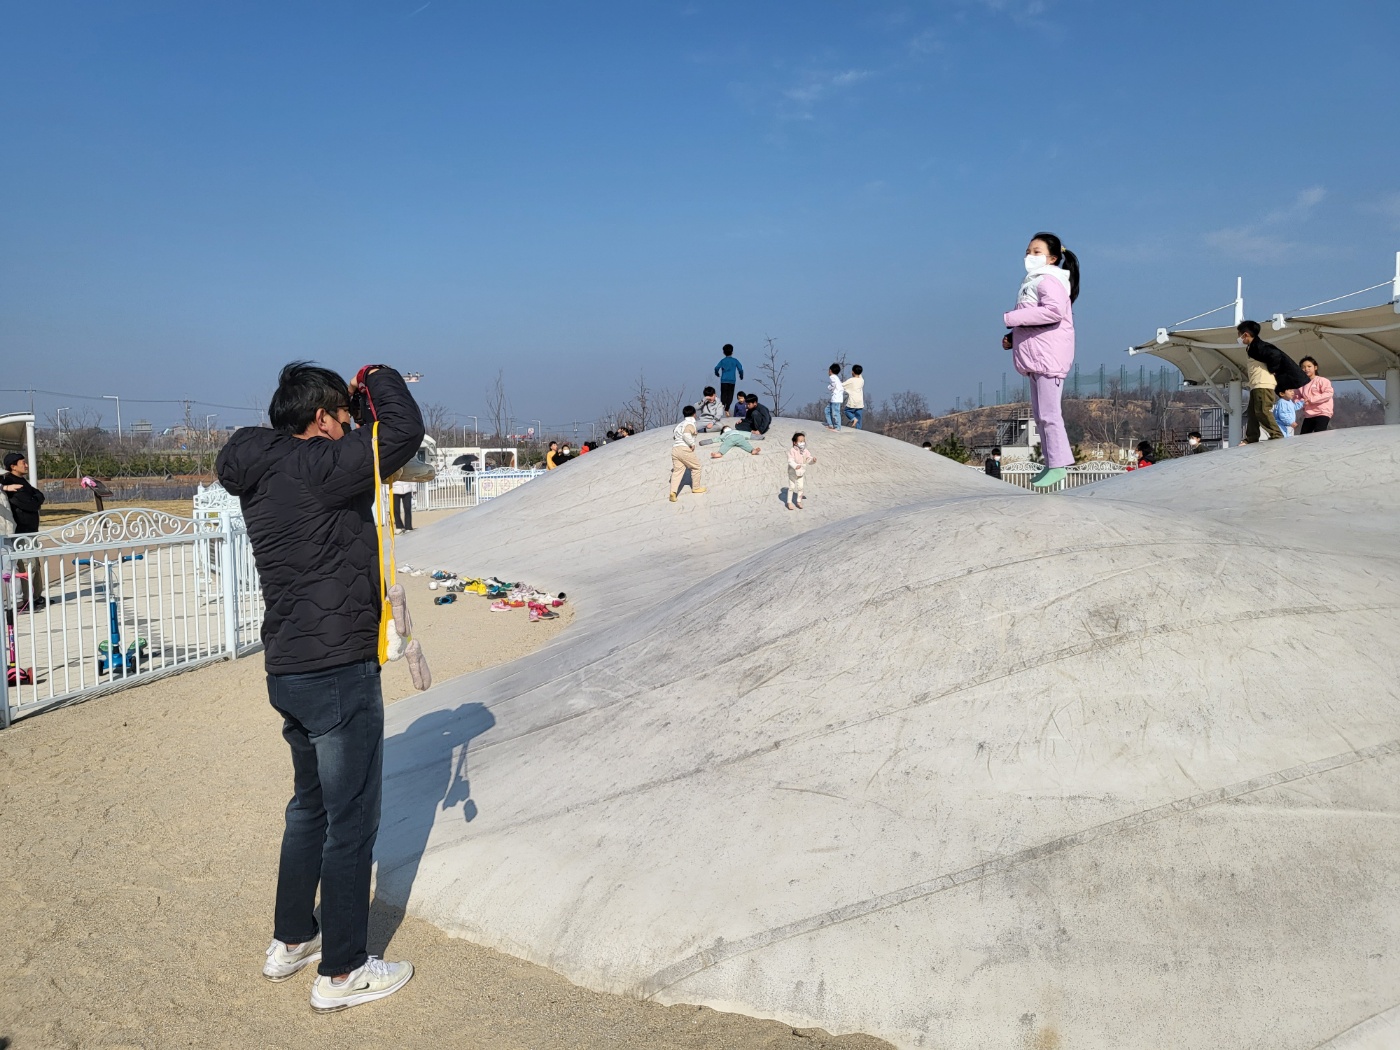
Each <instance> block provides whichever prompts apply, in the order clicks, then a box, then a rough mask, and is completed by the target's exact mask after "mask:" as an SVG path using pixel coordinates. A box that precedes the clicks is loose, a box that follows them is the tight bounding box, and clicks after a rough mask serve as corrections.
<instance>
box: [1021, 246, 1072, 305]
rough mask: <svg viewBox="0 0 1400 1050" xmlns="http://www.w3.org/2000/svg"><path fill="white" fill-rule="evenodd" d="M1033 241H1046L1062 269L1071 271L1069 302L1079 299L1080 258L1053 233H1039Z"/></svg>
mask: <svg viewBox="0 0 1400 1050" xmlns="http://www.w3.org/2000/svg"><path fill="white" fill-rule="evenodd" d="M1031 240H1033V241H1044V242H1045V247H1046V248H1048V249H1049V250H1050V254H1051V255H1054V256H1056V257H1057V258H1058V259H1059V260H1060V263H1059V265H1060V269H1062V270H1068V271H1069V301H1070V302H1074V301H1075V300H1076V299H1078V298H1079V256H1077V255H1075V254H1074V252H1072V251H1070V250H1069V249H1068V248H1066V247H1065V246H1064V245H1063V244H1061V243H1060V238H1058V237H1056V236H1055V235H1054V234H1053V233H1037V234H1036V235H1035V236H1034V237H1032V238H1031Z"/></svg>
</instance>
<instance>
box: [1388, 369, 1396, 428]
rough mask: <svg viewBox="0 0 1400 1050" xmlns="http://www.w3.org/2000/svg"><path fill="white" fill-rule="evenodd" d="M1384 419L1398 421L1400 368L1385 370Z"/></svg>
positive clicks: (1394, 422) (1391, 421)
mask: <svg viewBox="0 0 1400 1050" xmlns="http://www.w3.org/2000/svg"><path fill="white" fill-rule="evenodd" d="M1385 421H1386V422H1387V423H1391V424H1396V423H1400V368H1387V369H1386V370H1385Z"/></svg>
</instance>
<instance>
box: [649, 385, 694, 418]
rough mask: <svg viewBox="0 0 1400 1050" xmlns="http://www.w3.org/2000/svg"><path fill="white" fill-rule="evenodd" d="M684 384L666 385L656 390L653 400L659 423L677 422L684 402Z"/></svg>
mask: <svg viewBox="0 0 1400 1050" xmlns="http://www.w3.org/2000/svg"><path fill="white" fill-rule="evenodd" d="M686 400H687V399H686V396H685V387H684V386H668V387H665V388H663V389H661V390H658V391H656V394H655V396H654V397H653V401H654V402H655V404H656V416H657V420H658V422H659V423H679V422H680V419H681V410H682V409H683V408H685V404H686Z"/></svg>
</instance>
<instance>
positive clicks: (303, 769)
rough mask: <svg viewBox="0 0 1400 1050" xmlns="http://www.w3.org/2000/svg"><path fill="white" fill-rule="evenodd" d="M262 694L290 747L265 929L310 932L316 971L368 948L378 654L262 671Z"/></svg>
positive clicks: (329, 969)
mask: <svg viewBox="0 0 1400 1050" xmlns="http://www.w3.org/2000/svg"><path fill="white" fill-rule="evenodd" d="M267 695H268V699H269V700H270V701H271V702H272V706H273V707H274V708H276V709H277V711H278V713H280V714H281V715H282V718H283V724H282V736H283V737H284V738H285V739H286V741H287V743H288V745H290V746H291V749H292V775H293V783H294V790H295V794H294V795H293V796H292V800H291V802H289V803H287V828H286V831H285V832H283V835H282V862H281V867H280V868H279V870H278V873H277V910H276V914H275V916H274V920H273V922H274V927H273V934H272V935H273V936H274V937H276V938H277V939H278V940H279V941H284V942H286V943H287V944H303V943H305V942H306V941H309V940H311V938H313V937H315V936H316V930H317V926H316V916H315V907H316V887H317V885H318V884H319V885H320V887H321V934H322V940H321V964H320V966H319V967H318V968H317V969H318V970H319V972H320V973H322V974H326V975H332V976H334V975H336V974H342V973H348V972H349V971H351V970H354V969H356V968H357V967H359V966H362V965H364V962H365V959H366V958H367V957H368V953H367V950H366V944H367V942H368V939H369V877H370V864H371V861H372V860H373V855H374V840H375V836H376V835H378V833H379V800H380V796H381V794H382V791H383V782H382V777H383V768H384V696H383V694H382V693H381V692H380V689H379V663H378V662H377V661H375V660H366V661H363V662H361V663H353V664H345V665H344V666H341V667H332V668H330V669H328V670H325V671H311V672H308V673H306V674H270V675H268V676H267Z"/></svg>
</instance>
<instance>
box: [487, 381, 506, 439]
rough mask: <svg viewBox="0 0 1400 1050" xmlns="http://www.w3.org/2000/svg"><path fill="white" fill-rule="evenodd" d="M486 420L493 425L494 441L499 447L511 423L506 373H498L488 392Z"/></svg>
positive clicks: (492, 434)
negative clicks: (507, 426)
mask: <svg viewBox="0 0 1400 1050" xmlns="http://www.w3.org/2000/svg"><path fill="white" fill-rule="evenodd" d="M486 419H487V421H488V422H489V423H490V424H491V438H492V441H493V442H494V443H495V444H497V445H499V444H502V443H503V442H502V439H503V438H504V437H505V432H506V425H507V424H508V423H509V422H510V400H509V399H508V398H507V397H506V381H505V371H504V370H500V371H497V373H496V379H495V381H494V382H493V383H492V384H491V388H490V389H489V390H487V391H486Z"/></svg>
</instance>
